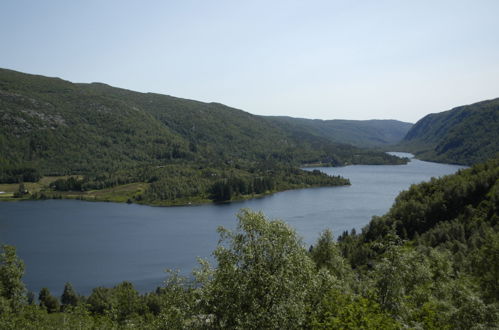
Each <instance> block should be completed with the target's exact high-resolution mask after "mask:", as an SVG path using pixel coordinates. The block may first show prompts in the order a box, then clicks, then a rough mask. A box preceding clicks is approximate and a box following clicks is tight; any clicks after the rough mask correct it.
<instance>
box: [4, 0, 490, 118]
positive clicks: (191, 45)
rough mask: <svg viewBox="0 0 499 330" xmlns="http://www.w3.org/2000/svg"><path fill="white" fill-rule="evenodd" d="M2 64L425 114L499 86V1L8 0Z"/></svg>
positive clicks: (321, 114)
mask: <svg viewBox="0 0 499 330" xmlns="http://www.w3.org/2000/svg"><path fill="white" fill-rule="evenodd" d="M0 41H1V47H0V67H3V68H8V69H13V70H18V71H22V72H27V73H36V74H42V75H46V76H52V77H61V78H63V79H66V80H70V81H73V82H93V81H98V82H104V83H107V84H110V85H113V86H118V87H123V88H127V89H132V90H137V91H142V92H157V93H162V94H169V95H173V96H178V97H184V98H190V99H196V100H200V101H207V102H220V103H224V104H227V105H229V106H233V107H236V108H240V109H243V110H245V111H248V112H251V113H254V114H261V115H289V116H293V117H305V118H321V119H337V118H341V119H372V118H379V119H388V118H394V119H399V120H404V121H410V122H415V121H417V120H418V119H420V118H421V117H423V116H424V115H426V114H428V113H431V112H440V111H443V110H447V109H450V108H452V107H455V106H459V105H463V104H469V103H473V102H477V101H481V100H484V99H490V98H495V97H499V1H497V0H491V1H481V0H469V1H459V0H452V1H438V0H431V1H424V0H413V1H409V0H395V1H380V0H372V1H357V0H356V1H352V0H345V1H332V0H331V1H314V0H302V1H290V0H287V1H272V0H266V1H255V0H251V1H242V0H241V1H237V0H227V1H217V0H199V1H190V0H178V1H166V0H163V1H159V0H158V1H147V0H143V1H139V0H136V1H125V0H119V1H118V0H116V1H106V0H95V1H91V0H85V1H76V0H60V1H50V0H44V1H42V0H32V1H25V0H1V2H0Z"/></svg>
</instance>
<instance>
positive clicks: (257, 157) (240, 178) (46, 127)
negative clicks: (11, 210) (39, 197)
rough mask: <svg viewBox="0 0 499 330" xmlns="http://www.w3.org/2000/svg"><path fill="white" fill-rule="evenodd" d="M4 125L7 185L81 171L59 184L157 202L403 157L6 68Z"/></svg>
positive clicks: (282, 184) (259, 187) (247, 190)
mask: <svg viewBox="0 0 499 330" xmlns="http://www.w3.org/2000/svg"><path fill="white" fill-rule="evenodd" d="M0 128H1V130H0V182H18V181H36V180H37V179H38V178H39V177H40V176H49V175H50V176H61V175H80V176H83V178H84V179H83V180H84V182H75V179H74V178H71V181H68V182H58V183H57V184H55V185H54V187H55V188H56V189H63V190H64V189H65V190H78V191H80V190H88V189H101V188H106V187H113V186H116V185H120V184H125V183H134V182H137V183H147V186H146V188H145V192H144V193H143V194H142V196H143V197H144V196H145V197H147V198H148V200H149V201H151V200H164V199H176V198H180V199H181V198H189V197H192V196H198V197H199V196H203V199H207V198H214V199H231V198H232V197H231V196H234V194H235V195H239V194H240V195H247V194H252V193H255V192H256V193H261V192H266V191H276V190H282V189H290V188H296V187H304V186H313V185H330V184H337V183H338V182H340V184H344V183H345V181H341V180H340V181H338V180H333V179H331V178H329V179H328V178H322V177H321V176H320V175H318V174H317V173H316V174H314V175H312V174H310V173H309V172H306V171H301V170H298V169H297V167H298V166H300V165H302V164H311V163H312V164H323V165H344V164H358V163H362V164H387V163H390V164H397V163H401V162H403V160H401V159H399V158H396V157H393V156H389V155H387V154H384V153H381V152H376V151H371V150H365V149H360V148H357V147H354V146H350V145H346V144H339V143H333V142H331V141H330V139H328V138H325V137H322V136H320V135H317V134H313V133H310V132H306V131H303V130H301V129H297V130H293V129H290V128H289V127H287V128H283V127H281V125H279V124H277V123H276V122H273V121H270V120H269V119H267V118H263V117H260V116H255V115H252V114H249V113H247V112H244V111H241V110H238V109H233V108H230V107H227V106H225V105H222V104H218V103H203V102H198V101H193V100H186V99H181V98H176V97H172V96H167V95H160V94H152V93H138V92H134V91H130V90H125V89H120V88H114V87H111V86H108V85H105V84H101V83H92V84H76V83H71V82H69V81H65V80H62V79H59V78H48V77H43V76H36V75H30V74H24V73H20V72H16V71H12V70H5V69H0ZM68 180H69V179H68ZM166 192H168V193H166ZM210 196H211V197H210ZM216 196H218V197H216ZM135 197H137V196H135ZM145 197H144V198H145Z"/></svg>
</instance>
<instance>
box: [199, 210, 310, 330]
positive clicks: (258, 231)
mask: <svg viewBox="0 0 499 330" xmlns="http://www.w3.org/2000/svg"><path fill="white" fill-rule="evenodd" d="M238 219H239V224H238V227H237V230H236V231H235V232H232V231H229V230H227V229H225V228H219V230H218V231H219V233H220V236H221V239H220V242H219V245H218V247H217V249H216V250H215V252H214V256H215V259H216V260H217V263H218V267H217V268H216V269H215V270H207V269H205V270H204V272H202V274H201V275H202V276H204V278H203V280H202V282H204V283H203V284H204V287H203V288H202V290H203V298H204V302H205V304H206V306H205V308H206V311H207V313H208V315H209V316H210V318H211V321H212V322H213V327H215V328H252V329H260V328H281V329H293V328H299V327H301V326H303V324H304V322H305V318H306V310H307V308H306V301H307V298H308V294H309V292H310V291H311V286H312V285H313V284H314V265H313V262H312V260H311V259H310V257H309V256H308V255H307V251H306V250H305V249H304V248H303V246H302V243H301V240H300V239H299V238H298V237H297V235H296V233H295V231H294V230H293V229H291V228H290V227H289V226H288V225H287V224H285V223H284V222H282V221H277V220H276V221H269V220H268V219H266V218H265V216H264V215H263V214H262V213H253V212H251V211H249V210H242V211H241V212H240V213H239V215H238ZM198 275H199V274H198Z"/></svg>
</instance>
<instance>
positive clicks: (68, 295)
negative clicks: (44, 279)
mask: <svg viewBox="0 0 499 330" xmlns="http://www.w3.org/2000/svg"><path fill="white" fill-rule="evenodd" d="M61 304H62V309H63V310H65V309H66V308H67V307H68V306H73V307H74V306H76V305H77V304H78V295H77V294H76V292H75V290H74V289H73V286H72V285H71V283H69V282H68V283H66V284H65V285H64V291H63V293H62V296H61Z"/></svg>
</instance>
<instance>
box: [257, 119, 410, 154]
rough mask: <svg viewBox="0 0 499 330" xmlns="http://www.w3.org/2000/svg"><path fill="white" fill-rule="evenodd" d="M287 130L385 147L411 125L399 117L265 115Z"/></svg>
mask: <svg viewBox="0 0 499 330" xmlns="http://www.w3.org/2000/svg"><path fill="white" fill-rule="evenodd" d="M266 118H268V119H269V120H270V122H272V123H275V124H276V125H278V126H279V127H282V128H283V129H286V130H291V131H297V132H302V133H307V134H311V135H314V136H320V137H324V138H326V139H328V140H330V141H333V142H337V143H345V144H351V145H354V146H357V147H362V148H386V147H389V146H392V145H394V144H397V143H399V142H400V141H401V140H402V139H403V138H404V136H405V135H406V134H407V132H408V131H409V129H410V128H411V127H412V124H410V123H405V122H401V121H398V120H339V119H334V120H319V119H304V118H292V117H266Z"/></svg>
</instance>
